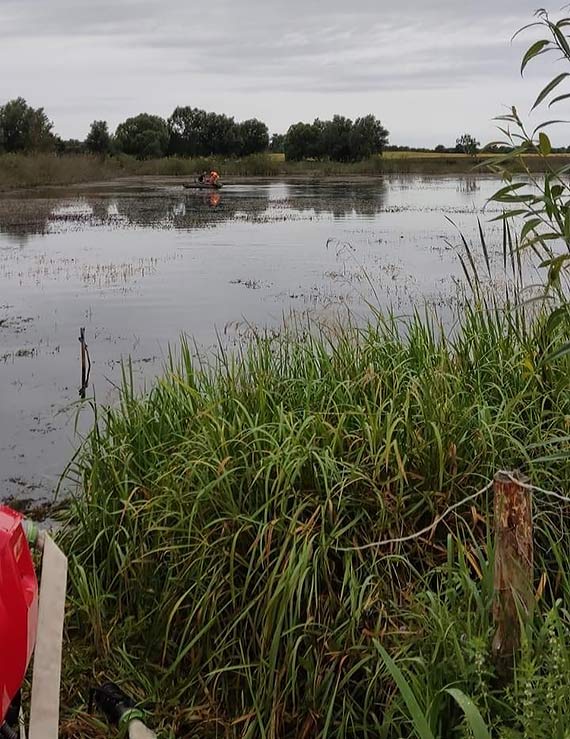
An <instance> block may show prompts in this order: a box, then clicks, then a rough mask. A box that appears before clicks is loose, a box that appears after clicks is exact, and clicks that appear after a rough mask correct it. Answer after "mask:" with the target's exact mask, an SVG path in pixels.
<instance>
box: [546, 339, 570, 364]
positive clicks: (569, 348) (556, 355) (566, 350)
mask: <svg viewBox="0 0 570 739" xmlns="http://www.w3.org/2000/svg"><path fill="white" fill-rule="evenodd" d="M567 354H570V343H569V344H562V346H561V347H559V348H558V349H556V350H555V351H553V352H551V353H550V354H549V355H548V356H547V357H545V361H547V362H554V360H555V359H560V358H561V357H565V356H566V355H567Z"/></svg>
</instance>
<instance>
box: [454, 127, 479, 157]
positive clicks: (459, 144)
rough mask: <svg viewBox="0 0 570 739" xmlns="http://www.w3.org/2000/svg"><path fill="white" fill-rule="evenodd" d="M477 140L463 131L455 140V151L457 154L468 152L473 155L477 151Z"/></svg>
mask: <svg viewBox="0 0 570 739" xmlns="http://www.w3.org/2000/svg"><path fill="white" fill-rule="evenodd" d="M479 146H480V144H479V142H478V141H477V139H476V138H475V137H474V136H472V135H471V134H470V133H464V134H463V135H462V136H460V137H459V138H458V139H457V141H456V142H455V151H456V152H457V153H458V154H470V155H471V156H475V154H477V152H478V151H479Z"/></svg>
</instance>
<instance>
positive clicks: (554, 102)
mask: <svg viewBox="0 0 570 739" xmlns="http://www.w3.org/2000/svg"><path fill="white" fill-rule="evenodd" d="M568 98H570V93H569V92H566V93H564V95H558V96H557V97H555V98H554V99H553V100H551V101H550V102H549V103H548V107H549V108H551V107H552V106H553V105H555V104H556V103H560V102H561V101H562V100H567V99H568Z"/></svg>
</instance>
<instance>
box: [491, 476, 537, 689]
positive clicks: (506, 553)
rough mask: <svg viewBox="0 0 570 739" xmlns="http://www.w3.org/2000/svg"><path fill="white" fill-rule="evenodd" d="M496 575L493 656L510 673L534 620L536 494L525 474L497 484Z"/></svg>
mask: <svg viewBox="0 0 570 739" xmlns="http://www.w3.org/2000/svg"><path fill="white" fill-rule="evenodd" d="M493 490H494V522H495V523H494V525H495V573H494V590H495V598H494V602H493V621H494V623H495V627H496V631H495V636H494V638H493V656H494V657H495V663H496V665H497V668H498V671H499V672H500V673H503V674H504V673H505V672H509V671H510V668H511V667H512V661H513V655H514V652H515V651H516V650H517V649H518V648H519V646H520V637H521V625H524V624H525V623H526V622H527V621H528V619H529V618H530V617H531V614H532V609H533V605H534V591H533V536H532V534H533V531H532V493H531V489H530V487H529V480H528V478H527V477H525V476H524V475H520V474H519V473H517V472H514V473H512V474H511V473H509V474H505V473H498V474H497V475H495V481H494V486H493Z"/></svg>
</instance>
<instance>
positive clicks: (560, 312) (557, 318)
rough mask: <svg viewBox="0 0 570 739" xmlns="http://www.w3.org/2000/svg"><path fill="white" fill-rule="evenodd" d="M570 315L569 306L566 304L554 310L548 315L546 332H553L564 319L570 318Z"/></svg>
mask: <svg viewBox="0 0 570 739" xmlns="http://www.w3.org/2000/svg"><path fill="white" fill-rule="evenodd" d="M568 317H569V314H568V308H567V307H566V306H565V305H564V306H561V307H560V308H556V310H553V311H552V313H551V314H550V315H549V316H548V321H547V322H546V332H547V333H548V334H552V333H553V332H554V331H555V329H556V328H557V327H558V326H559V325H560V324H561V323H562V321H563V320H564V319H565V318H566V319H568Z"/></svg>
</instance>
